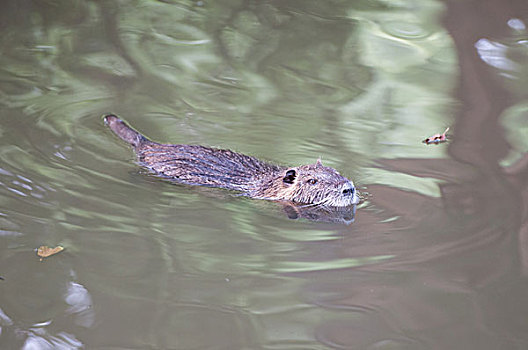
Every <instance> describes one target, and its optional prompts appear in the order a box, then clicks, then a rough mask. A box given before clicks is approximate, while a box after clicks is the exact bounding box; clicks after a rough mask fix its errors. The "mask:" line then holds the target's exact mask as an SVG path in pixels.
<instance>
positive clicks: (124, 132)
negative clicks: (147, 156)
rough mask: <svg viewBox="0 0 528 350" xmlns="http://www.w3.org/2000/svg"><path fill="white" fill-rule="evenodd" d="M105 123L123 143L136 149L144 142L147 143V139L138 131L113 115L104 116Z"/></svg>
mask: <svg viewBox="0 0 528 350" xmlns="http://www.w3.org/2000/svg"><path fill="white" fill-rule="evenodd" d="M103 119H104V123H105V124H106V125H108V127H109V128H110V129H111V130H112V131H113V132H114V133H115V134H116V135H117V136H119V137H120V138H121V139H122V140H123V141H125V142H127V143H129V144H131V145H132V146H133V147H134V148H138V147H139V146H140V145H141V143H142V142H144V141H147V138H146V137H145V136H143V135H141V134H140V133H139V132H137V131H136V130H134V129H132V128H131V127H130V126H128V125H127V124H126V123H125V122H124V121H122V120H121V119H119V118H118V117H116V116H115V115H113V114H108V115H105V116H104V118H103Z"/></svg>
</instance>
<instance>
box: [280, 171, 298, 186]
mask: <svg viewBox="0 0 528 350" xmlns="http://www.w3.org/2000/svg"><path fill="white" fill-rule="evenodd" d="M295 177H297V173H296V172H295V170H293V169H290V170H288V171H287V172H286V175H285V176H284V177H283V178H282V181H283V182H284V183H287V184H292V183H293V182H294V181H295Z"/></svg>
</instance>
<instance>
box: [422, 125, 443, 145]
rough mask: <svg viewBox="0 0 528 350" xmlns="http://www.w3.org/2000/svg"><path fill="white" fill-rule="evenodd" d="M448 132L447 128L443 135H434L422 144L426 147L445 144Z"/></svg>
mask: <svg viewBox="0 0 528 350" xmlns="http://www.w3.org/2000/svg"><path fill="white" fill-rule="evenodd" d="M448 131H449V128H447V129H446V130H445V131H444V133H443V134H435V135H433V136H430V137H428V138H426V139H425V140H423V141H422V142H423V143H425V144H426V145H431V144H435V145H438V144H440V143H444V142H447V139H448V138H449V136H448V135H447V132H448Z"/></svg>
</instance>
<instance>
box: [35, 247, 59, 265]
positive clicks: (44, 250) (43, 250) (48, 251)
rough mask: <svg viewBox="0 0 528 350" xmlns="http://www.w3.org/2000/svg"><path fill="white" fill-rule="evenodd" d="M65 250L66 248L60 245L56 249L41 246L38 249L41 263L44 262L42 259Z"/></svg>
mask: <svg viewBox="0 0 528 350" xmlns="http://www.w3.org/2000/svg"><path fill="white" fill-rule="evenodd" d="M63 250H64V247H62V246H60V245H58V246H56V247H55V248H50V247H48V246H46V245H43V246H40V247H39V248H38V249H37V255H38V256H40V261H42V258H47V257H49V256H52V255H55V254H57V253H60V252H62V251H63Z"/></svg>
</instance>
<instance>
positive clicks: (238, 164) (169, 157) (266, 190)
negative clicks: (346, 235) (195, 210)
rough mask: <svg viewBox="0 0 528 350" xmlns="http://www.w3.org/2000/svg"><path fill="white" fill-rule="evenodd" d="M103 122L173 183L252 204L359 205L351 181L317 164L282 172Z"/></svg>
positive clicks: (112, 118)
mask: <svg viewBox="0 0 528 350" xmlns="http://www.w3.org/2000/svg"><path fill="white" fill-rule="evenodd" d="M104 121H105V124H106V125H108V126H109V127H110V129H112V131H113V132H114V133H115V134H116V135H117V136H119V137H120V138H121V139H123V140H124V141H126V142H127V143H129V144H130V145H131V146H132V147H133V148H134V151H135V152H136V154H137V156H138V160H139V163H140V164H141V165H143V166H145V167H147V168H148V169H150V170H152V171H153V172H155V173H156V174H158V175H161V176H163V177H165V178H168V179H170V180H172V181H174V182H177V183H183V184H188V185H202V186H210V187H220V188H226V189H230V190H237V191H241V192H243V193H244V194H245V195H247V196H249V197H251V198H256V199H269V200H285V201H290V202H295V203H304V204H316V205H327V206H334V207H343V206H348V205H352V204H356V203H357V202H358V201H359V200H358V197H357V195H356V189H355V187H354V184H353V183H352V181H350V180H348V179H347V178H345V177H343V176H341V175H340V174H339V173H338V172H337V171H336V170H335V169H333V168H329V167H326V166H323V164H322V163H321V161H320V160H318V161H317V162H316V163H315V164H309V165H302V166H299V167H291V168H285V167H281V166H277V165H273V164H269V163H265V162H262V161H260V160H258V159H257V158H254V157H250V156H246V155H243V154H240V153H236V152H232V151H229V150H224V149H215V148H209V147H203V146H192V145H166V144H160V143H157V142H153V141H150V140H148V139H147V138H146V137H145V136H143V135H141V134H140V133H138V132H137V131H135V130H133V129H132V128H130V127H129V126H128V125H127V124H126V123H125V122H123V121H122V120H121V119H119V118H118V117H116V116H115V115H111V114H110V115H107V116H105V117H104Z"/></svg>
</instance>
